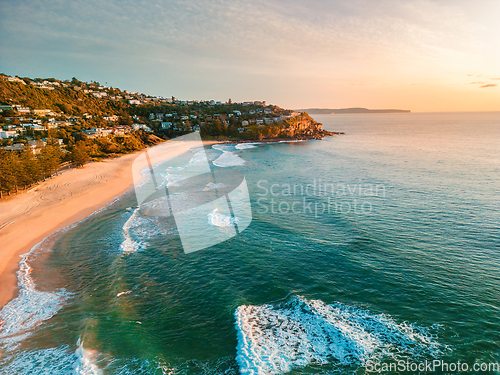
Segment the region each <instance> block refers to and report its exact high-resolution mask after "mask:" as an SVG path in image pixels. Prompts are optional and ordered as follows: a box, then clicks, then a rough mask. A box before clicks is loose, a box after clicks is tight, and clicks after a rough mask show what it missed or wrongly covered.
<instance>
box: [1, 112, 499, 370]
mask: <svg viewBox="0 0 500 375" xmlns="http://www.w3.org/2000/svg"><path fill="white" fill-rule="evenodd" d="M313 117H314V118H315V119H316V120H317V121H319V122H321V123H323V126H324V128H325V129H327V130H331V131H343V132H345V135H339V136H334V137H328V138H325V139H323V140H313V141H301V142H280V143H242V144H224V145H220V144H219V145H213V146H205V147H204V148H202V147H197V148H194V149H192V150H190V151H189V152H188V153H186V154H184V155H182V156H180V157H177V158H175V159H174V160H170V161H168V162H166V163H161V164H159V165H155V166H154V173H155V176H156V177H157V179H156V180H158V177H159V178H160V180H161V181H156V182H155V183H157V184H158V185H159V186H162V188H164V190H163V191H166V193H164V194H163V195H162V196H160V197H152V198H151V197H150V198H149V200H148V199H146V200H144V201H142V199H139V202H138V196H139V195H136V193H135V192H130V193H127V194H125V195H123V196H121V197H119V198H118V199H117V200H116V201H115V202H113V203H112V204H110V205H109V206H108V207H106V208H105V209H103V210H101V211H99V212H96V213H95V214H94V215H92V216H91V217H89V218H87V219H86V220H83V221H82V222H80V223H78V224H76V225H74V226H72V227H69V228H66V229H65V230H62V231H60V232H58V233H56V234H54V235H53V236H52V237H50V238H48V239H46V240H45V241H44V242H42V243H41V244H39V245H37V246H36V247H35V248H33V249H32V251H31V252H30V253H29V254H27V255H26V256H24V257H23V259H22V260H21V263H20V270H19V272H18V277H19V285H20V287H21V290H20V294H19V296H18V297H17V298H16V299H14V300H12V301H11V302H10V303H9V304H8V305H6V306H5V307H4V308H3V309H2V310H1V311H0V320H1V322H2V323H1V325H0V353H1V354H0V374H9V375H11V374H364V373H383V374H397V373H402V372H404V371H403V367H401V368H396V367H395V366H396V364H397V365H398V366H406V367H404V369H405V370H408V372H407V373H417V372H418V369H417V367H416V366H418V365H420V364H422V363H427V364H429V363H434V364H437V363H439V364H440V367H437V368H434V369H433V371H432V372H429V373H460V371H462V370H465V369H466V368H465V367H463V366H464V364H466V365H467V366H468V368H467V369H468V370H469V373H484V374H500V370H499V369H498V368H495V367H494V364H495V363H500V335H499V332H500V224H499V223H500V211H499V210H500V201H499V196H500V194H499V193H500V180H499V176H500V147H499V144H500V112H491V113H486V112H485V113H411V114H349V115H315V116H313ZM200 168H201V169H200ZM187 171H189V173H188V172H187ZM201 173H205V174H203V176H205V177H207V176H208V177H207V178H210V176H212V177H214V176H215V177H214V181H211V182H210V181H208V180H206V179H202V178H201V177H200V179H199V180H196V177H193V176H196V175H197V174H201ZM205 177H204V178H205ZM193 179H195V180H196V181H194V180H193ZM193 181H194V182H193ZM207 181H208V182H207ZM220 181H223V182H220ZM146 185H147V183H146ZM146 185H144V186H146ZM188 185H189V188H188ZM238 189H239V190H238ZM216 191H221V194H216V193H214V192H216ZM235 191H236V192H237V193H238V194H236V193H234V192H235ZM207 197H209V199H208V198H207ZM214 200H217V202H219V203H220V204H219V203H217V204H213V201H214ZM248 201H249V202H250V203H249V206H248V205H247V206H248V207H247V206H245V202H247V203H248ZM211 202H212V203H211ZM183 207H189V209H190V210H192V211H184V213H183V211H182V210H183ZM200 207H201V208H200ZM250 208H251V210H250ZM186 212H188V214H186ZM193 238H194V240H193ZM433 361H434V362H433ZM458 361H460V365H461V366H462V367H458V369H457V368H456V367H455V371H454V370H453V369H454V367H453V366H457V362H458ZM492 364H493V365H492ZM445 365H447V366H449V368H448V369H447V368H446V367H444V366H445ZM460 365H458V366H460ZM474 365H476V366H479V367H477V371H475V372H474V371H472V366H474ZM391 366H392V367H391ZM450 366H451V367H450ZM480 366H483V367H480ZM484 366H486V367H484ZM488 366H489V367H488ZM479 369H481V370H484V371H479ZM424 370H426V369H425V368H424ZM426 371H427V370H426ZM462 372H465V371H462ZM422 373H425V371H423V372H422Z"/></svg>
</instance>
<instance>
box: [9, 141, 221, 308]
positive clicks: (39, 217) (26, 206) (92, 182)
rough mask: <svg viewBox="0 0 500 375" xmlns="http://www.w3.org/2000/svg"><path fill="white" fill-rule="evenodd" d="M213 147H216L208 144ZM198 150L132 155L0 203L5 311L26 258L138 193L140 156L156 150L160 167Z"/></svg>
mask: <svg viewBox="0 0 500 375" xmlns="http://www.w3.org/2000/svg"><path fill="white" fill-rule="evenodd" d="M212 143H215V142H213V141H206V142H203V144H204V145H207V144H212ZM198 145H199V143H197V142H194V141H187V142H175V141H167V142H164V143H161V144H159V145H156V146H153V147H150V148H146V149H144V150H141V151H138V152H135V153H132V154H127V155H123V156H119V157H115V158H111V159H105V160H103V161H102V162H93V163H89V164H86V165H85V166H84V167H82V168H75V169H71V170H68V171H65V172H64V173H62V174H60V175H58V176H55V177H52V178H50V179H47V180H46V181H43V182H41V183H39V184H37V185H35V186H34V187H33V188H31V189H30V190H28V191H26V192H24V193H22V194H19V195H15V196H13V197H12V198H10V199H8V200H5V201H0V244H1V248H0V285H1V288H0V309H2V308H3V307H4V306H5V305H6V304H7V303H8V302H9V301H11V300H12V299H14V298H16V296H17V294H18V292H19V286H18V278H17V271H18V270H19V262H20V260H21V257H22V255H24V254H26V253H29V252H30V251H31V249H32V248H33V247H34V246H36V245H37V244H39V243H40V242H42V241H44V240H45V239H46V238H48V237H50V236H51V235H53V234H54V233H56V232H58V231H60V230H61V229H64V228H66V227H68V226H70V225H72V224H75V223H78V222H80V221H82V220H84V219H86V218H87V217H89V216H90V215H92V214H94V213H95V212H96V211H99V210H101V209H103V208H105V207H106V206H108V205H109V204H110V203H112V202H114V201H115V200H116V199H117V198H118V197H120V196H122V195H123V194H125V193H127V192H128V191H129V190H130V189H131V188H133V186H134V176H133V174H132V164H133V163H134V161H135V160H136V159H137V158H138V156H139V155H141V153H144V151H149V150H152V149H154V150H155V152H154V154H155V155H156V157H155V158H154V160H151V162H152V163H153V164H155V163H158V162H160V161H162V160H167V159H169V158H173V157H176V156H179V155H181V154H183V153H185V152H186V151H188V150H189V149H190V148H192V147H195V146H198ZM158 151H159V152H158ZM144 167H146V164H144V165H142V164H141V169H142V168H144ZM136 177H137V176H136Z"/></svg>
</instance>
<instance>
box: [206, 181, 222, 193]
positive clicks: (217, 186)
mask: <svg viewBox="0 0 500 375" xmlns="http://www.w3.org/2000/svg"><path fill="white" fill-rule="evenodd" d="M225 187H226V185H225V184H223V183H222V182H218V183H213V182H209V183H208V184H207V186H205V187H204V188H203V191H210V190H216V189H222V188H225Z"/></svg>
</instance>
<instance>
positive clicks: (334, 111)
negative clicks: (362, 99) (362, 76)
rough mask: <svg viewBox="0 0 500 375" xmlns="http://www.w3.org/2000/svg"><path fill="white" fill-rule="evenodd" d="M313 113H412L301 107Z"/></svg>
mask: <svg viewBox="0 0 500 375" xmlns="http://www.w3.org/2000/svg"><path fill="white" fill-rule="evenodd" d="M298 111H301V112H302V111H304V112H307V113H309V114H311V115H329V114H332V115H333V114H345V113H410V112H411V111H410V110H409V109H367V108H336V109H334V108H308V109H299V110H298Z"/></svg>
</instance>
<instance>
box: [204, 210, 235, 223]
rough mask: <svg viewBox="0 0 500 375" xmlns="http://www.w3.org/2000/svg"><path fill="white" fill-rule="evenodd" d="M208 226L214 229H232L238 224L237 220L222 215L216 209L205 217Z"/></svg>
mask: <svg viewBox="0 0 500 375" xmlns="http://www.w3.org/2000/svg"><path fill="white" fill-rule="evenodd" d="M207 219H208V224H210V225H213V226H216V227H234V226H235V225H237V224H238V218H236V217H231V216H228V215H223V214H221V213H220V212H219V210H218V209H217V208H216V209H214V210H213V211H212V212H210V213H209V214H208V215H207Z"/></svg>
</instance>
